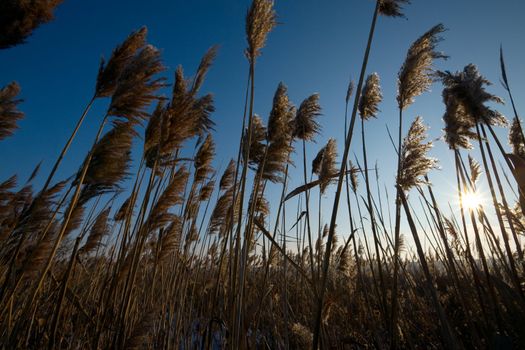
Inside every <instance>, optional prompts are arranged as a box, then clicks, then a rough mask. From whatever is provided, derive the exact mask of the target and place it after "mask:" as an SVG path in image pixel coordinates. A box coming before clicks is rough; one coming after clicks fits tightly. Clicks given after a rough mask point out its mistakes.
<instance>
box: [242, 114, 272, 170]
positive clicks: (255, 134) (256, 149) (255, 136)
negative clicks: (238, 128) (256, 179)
mask: <svg viewBox="0 0 525 350" xmlns="http://www.w3.org/2000/svg"><path fill="white" fill-rule="evenodd" d="M244 135H245V137H244V140H243V149H247V150H248V151H243V152H242V154H243V155H246V154H247V152H249V153H248V154H249V155H250V158H249V159H248V164H250V167H252V168H253V169H254V170H257V168H258V167H259V166H260V165H261V164H262V163H263V161H264V155H265V153H266V143H265V140H266V127H265V126H264V124H263V121H262V119H261V118H260V117H259V116H258V115H254V116H253V118H252V131H251V140H250V141H251V142H250V144H249V145H248V137H247V136H248V131H246V133H245V134H244ZM244 161H246V159H245V160H244Z"/></svg>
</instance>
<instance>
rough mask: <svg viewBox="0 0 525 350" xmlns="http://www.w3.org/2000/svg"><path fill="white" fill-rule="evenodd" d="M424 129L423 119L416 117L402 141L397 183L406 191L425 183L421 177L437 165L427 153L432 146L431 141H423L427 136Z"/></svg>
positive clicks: (425, 128)
mask: <svg viewBox="0 0 525 350" xmlns="http://www.w3.org/2000/svg"><path fill="white" fill-rule="evenodd" d="M426 131H427V127H426V126H425V125H424V124H423V119H422V118H421V117H417V118H416V120H414V122H413V123H412V125H411V126H410V129H409V130H408V134H407V136H406V137H405V139H404V141H403V146H402V148H401V171H400V176H399V178H398V179H397V183H398V185H399V187H400V188H401V189H402V190H403V191H408V190H410V189H411V188H412V187H414V186H417V185H419V184H422V183H425V181H424V180H422V179H421V177H423V176H425V175H426V174H427V173H428V172H429V171H430V170H431V169H433V168H436V166H437V161H436V160H435V159H434V158H430V157H429V156H428V155H427V153H428V151H429V150H430V149H431V148H432V142H431V141H429V142H426V143H425V142H424V140H425V138H426V137H427V136H426Z"/></svg>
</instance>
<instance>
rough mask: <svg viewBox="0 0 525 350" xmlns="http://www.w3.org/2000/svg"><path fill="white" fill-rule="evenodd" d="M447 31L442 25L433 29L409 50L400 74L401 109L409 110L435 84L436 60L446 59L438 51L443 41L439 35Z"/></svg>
mask: <svg viewBox="0 0 525 350" xmlns="http://www.w3.org/2000/svg"><path fill="white" fill-rule="evenodd" d="M444 31H445V27H444V26H443V25H442V24H438V25H436V26H434V27H432V28H431V29H430V30H429V31H427V32H426V33H425V34H423V35H422V36H421V37H419V38H418V39H417V40H416V41H415V42H414V43H413V44H412V45H411V46H410V48H409V49H408V53H407V57H406V59H405V62H404V63H403V66H402V67H401V70H400V71H399V73H398V94H397V103H398V105H399V108H400V109H404V108H407V107H408V106H410V105H411V104H412V103H413V102H414V98H415V97H417V96H419V95H421V94H422V93H423V92H425V91H428V89H429V87H430V85H431V84H432V82H433V80H434V79H433V67H432V66H433V63H434V60H436V59H440V58H442V59H446V58H447V56H445V55H444V54H443V53H441V52H438V51H436V46H437V44H438V43H439V42H440V41H441V40H442V38H441V36H439V34H441V33H443V32H444Z"/></svg>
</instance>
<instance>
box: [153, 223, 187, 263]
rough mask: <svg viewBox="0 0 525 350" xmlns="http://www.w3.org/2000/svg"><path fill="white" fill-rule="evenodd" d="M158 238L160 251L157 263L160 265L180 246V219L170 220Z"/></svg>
mask: <svg viewBox="0 0 525 350" xmlns="http://www.w3.org/2000/svg"><path fill="white" fill-rule="evenodd" d="M160 232H161V237H160V251H159V255H158V261H159V262H160V263H163V262H166V261H168V259H169V257H170V256H171V255H172V254H173V253H175V251H176V250H177V249H178V247H179V246H180V239H181V233H182V221H181V219H180V217H178V216H175V217H173V218H172V220H171V223H170V224H169V225H168V226H167V227H166V228H165V229H162V230H161V231H160Z"/></svg>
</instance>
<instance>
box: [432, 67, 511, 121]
mask: <svg viewBox="0 0 525 350" xmlns="http://www.w3.org/2000/svg"><path fill="white" fill-rule="evenodd" d="M437 75H438V77H439V78H440V79H441V82H442V83H443V85H444V86H445V89H444V90H443V98H444V99H445V100H448V99H449V98H455V99H456V100H457V101H458V103H461V104H462V106H463V108H464V110H465V113H466V115H467V116H468V117H469V118H472V120H473V121H474V122H476V123H482V124H486V125H490V126H492V125H500V126H506V125H507V119H506V118H505V117H504V116H503V115H502V114H501V113H500V112H498V111H496V110H494V109H492V108H490V107H488V106H486V105H485V104H486V103H489V102H494V103H503V100H502V99H501V98H500V97H498V96H496V95H493V94H491V93H489V92H487V91H486V90H485V86H488V85H491V83H490V81H488V80H487V79H486V78H484V77H483V76H482V75H481V74H480V73H479V71H478V68H477V67H476V66H475V65H474V64H469V65H467V66H465V68H464V69H463V71H459V72H455V73H452V72H450V71H445V72H442V71H438V72H437Z"/></svg>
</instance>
